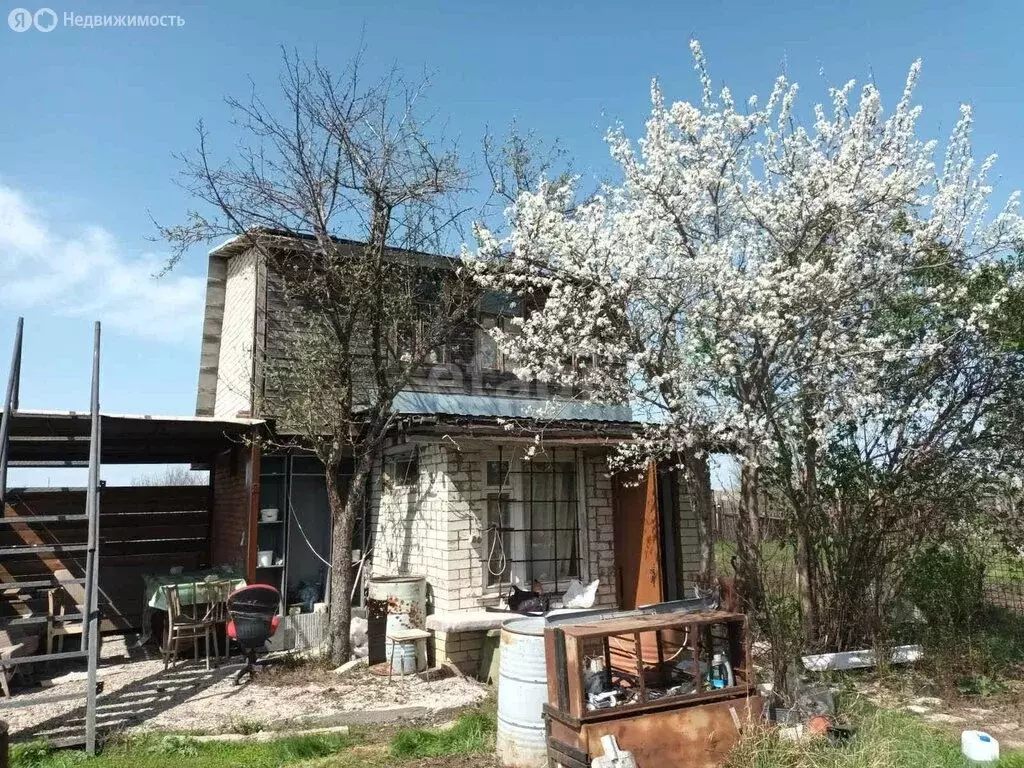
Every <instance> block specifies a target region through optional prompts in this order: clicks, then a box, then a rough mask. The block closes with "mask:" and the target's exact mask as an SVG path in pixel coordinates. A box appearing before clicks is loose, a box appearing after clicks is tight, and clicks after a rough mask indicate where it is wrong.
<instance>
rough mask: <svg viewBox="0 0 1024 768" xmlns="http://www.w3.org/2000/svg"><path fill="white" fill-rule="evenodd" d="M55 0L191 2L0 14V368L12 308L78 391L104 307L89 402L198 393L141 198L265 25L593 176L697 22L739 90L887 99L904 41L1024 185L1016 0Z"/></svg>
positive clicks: (668, 82) (943, 109)
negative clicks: (96, 24)
mask: <svg viewBox="0 0 1024 768" xmlns="http://www.w3.org/2000/svg"><path fill="white" fill-rule="evenodd" d="M49 2H50V6H49V7H51V8H53V10H55V11H56V12H57V15H58V16H60V17H63V15H64V13H65V12H72V13H75V14H82V15H86V14H101V15H111V14H146V15H149V14H176V15H178V16H180V17H182V18H183V19H184V21H185V24H184V26H182V27H166V28H159V27H158V28H149V29H143V28H110V29H82V28H69V27H64V26H61V25H59V26H58V27H57V28H56V29H54V30H53V31H52V32H49V33H42V32H39V31H37V30H30V31H27V32H23V33H17V32H14V31H12V30H10V29H9V28H8V27H7V26H6V25H5V26H2V27H0V84H2V87H0V92H2V93H3V102H4V113H5V114H4V119H3V120H0V354H2V357H0V372H3V375H4V377H6V373H5V371H6V366H7V362H6V361H7V354H8V353H7V349H8V344H9V341H8V339H9V337H10V336H11V335H12V334H13V329H14V322H15V319H16V317H17V316H18V315H19V314H23V315H25V316H26V326H27V327H26V342H27V346H26V357H25V363H24V383H23V398H22V402H23V405H24V406H26V407H42V408H84V407H85V406H86V405H87V402H88V379H89V370H88V363H89V355H90V349H89V344H90V338H91V321H92V320H93V319H99V320H102V321H103V322H104V328H105V338H104V355H103V363H104V370H103V407H104V408H105V409H106V410H116V411H132V412H146V413H191V412H192V411H193V409H194V404H195V386H196V378H197V365H198V357H199V341H200V329H201V314H202V301H203V287H204V278H205V274H204V273H205V267H206V258H205V251H204V250H203V249H196V251H195V252H194V253H193V254H191V255H190V257H189V258H188V259H186V260H185V262H184V263H183V264H182V265H181V266H180V267H179V268H178V269H176V270H175V271H174V272H173V273H172V274H171V275H170V276H168V277H166V278H164V279H162V280H161V281H154V280H152V279H151V278H150V275H151V274H152V273H153V271H154V270H155V269H156V268H157V267H158V265H159V264H160V263H161V260H162V258H163V256H164V255H165V249H164V248H163V246H162V245H161V244H160V243H154V242H152V241H151V238H152V237H153V235H154V227H153V224H152V222H151V218H155V219H156V220H157V221H159V222H161V223H164V222H169V223H173V222H175V221H179V220H180V219H181V218H182V216H183V214H184V212H185V210H186V209H187V207H188V206H189V199H188V196H187V195H186V193H185V192H183V191H182V190H181V189H180V188H179V187H177V186H176V185H175V183H174V176H175V173H176V171H177V168H178V163H177V162H176V161H175V159H174V158H173V156H172V155H173V153H175V152H180V151H184V150H187V149H189V148H190V147H191V146H192V145H193V139H194V134H193V129H194V125H195V122H196V121H197V120H198V119H199V118H203V119H205V120H206V121H207V124H208V126H209V127H210V129H211V130H212V132H213V137H214V142H215V146H216V147H217V148H222V149H225V150H228V149H230V146H231V143H232V141H233V139H234V134H233V133H232V129H231V127H230V125H228V124H227V112H226V109H225V107H224V105H223V97H224V96H225V95H226V94H236V95H245V94H246V93H247V92H248V89H249V81H250V80H252V81H254V82H255V84H256V86H257V88H259V89H260V91H261V92H262V93H263V94H265V95H266V96H267V97H268V98H269V99H270V100H271V101H273V95H274V92H275V83H276V76H277V70H278V64H279V61H280V54H279V50H278V47H279V46H280V45H282V44H283V45H285V46H288V47H295V48H297V49H298V50H299V52H300V53H302V54H304V55H311V54H313V53H316V54H317V55H318V56H319V57H320V59H321V60H322V61H323V62H324V63H326V64H329V65H332V66H337V67H339V68H340V67H342V66H343V65H344V64H345V63H346V62H347V61H348V60H349V58H350V56H351V55H352V54H353V53H354V51H355V49H356V46H357V44H358V41H359V39H360V37H362V38H363V40H364V42H365V46H366V64H367V66H368V68H370V69H371V70H380V69H383V68H384V67H387V66H389V65H391V64H393V63H394V64H397V65H398V66H399V67H401V68H403V69H405V70H406V71H407V72H410V73H416V72H419V71H421V70H424V69H426V70H428V71H430V72H431V73H432V83H433V87H432V89H431V91H430V94H429V97H430V104H431V107H432V108H433V110H435V111H436V113H437V115H438V117H439V118H440V119H442V120H444V121H445V122H446V124H447V126H448V132H449V133H450V134H452V135H454V136H456V137H458V138H460V140H461V143H462V145H463V147H464V150H465V151H466V152H467V153H474V152H477V151H478V147H479V140H480V137H481V135H482V134H483V133H484V130H485V127H486V126H488V125H489V126H491V127H492V128H495V129H499V130H500V129H501V128H503V127H504V126H506V125H507V124H508V123H509V121H510V120H511V119H512V118H516V119H517V120H518V122H519V124H520V125H521V126H522V127H524V128H530V129H534V130H536V131H537V132H538V133H539V134H540V135H541V136H544V137H546V138H549V139H553V138H558V139H559V140H560V141H561V142H562V143H563V144H564V145H565V146H566V148H567V149H569V150H570V152H571V154H572V156H573V157H574V166H575V169H576V170H577V172H579V173H581V174H582V175H583V176H584V178H585V179H587V180H596V179H597V178H599V177H602V176H606V175H607V174H609V173H611V172H612V171H613V169H612V168H611V166H610V164H609V162H608V160H607V153H606V151H605V147H604V144H603V142H602V134H603V131H604V129H605V128H606V127H608V126H609V125H611V124H613V123H614V122H616V121H621V122H623V123H624V124H625V125H626V126H627V129H628V130H629V132H630V133H631V134H632V135H637V134H639V133H640V132H641V131H642V128H643V121H644V119H645V115H646V110H647V103H648V93H649V87H648V86H649V82H650V78H651V77H652V76H658V77H659V78H660V79H661V80H662V83H663V86H664V88H665V91H666V95H667V97H668V98H670V99H689V100H694V99H696V98H698V96H699V90H698V83H697V80H696V78H695V76H694V74H693V71H692V65H691V60H690V57H689V52H688V49H687V41H688V40H689V39H690V38H691V37H697V38H698V39H700V40H701V42H702V43H703V45H704V48H705V53H706V55H707V57H708V60H709V63H710V67H711V74H712V77H713V78H714V80H715V81H716V83H719V84H722V83H728V84H729V86H730V88H731V89H732V90H733V93H734V94H736V95H737V96H739V95H742V96H744V97H745V96H747V95H749V94H750V93H751V92H756V93H759V94H762V95H765V94H767V92H768V90H769V89H770V86H771V83H772V80H773V79H774V77H775V75H776V74H777V73H778V72H779V71H780V70H781V69H783V68H784V69H785V71H786V72H787V73H788V74H789V76H790V77H791V79H795V80H797V81H798V82H799V83H800V84H801V102H802V103H803V104H804V105H805V106H807V105H810V104H811V103H813V101H815V100H819V99H821V98H822V97H823V96H824V93H825V90H824V89H825V87H826V86H827V85H829V84H841V83H843V82H845V81H846V80H847V79H849V78H851V77H853V78H856V79H857V80H858V81H861V82H863V81H864V80H866V79H868V78H872V77H873V78H874V79H875V81H876V82H877V83H878V84H879V85H880V87H881V88H882V93H883V96H884V97H886V102H887V103H888V104H892V103H893V102H894V101H895V99H896V98H898V94H899V89H900V87H901V85H902V82H903V79H904V77H905V74H906V70H907V68H908V67H909V65H910V63H911V62H912V61H913V60H914V59H915V58H918V57H921V58H922V59H923V60H924V72H923V77H922V80H921V84H920V87H919V90H918V100H919V102H920V103H923V104H924V106H925V113H924V119H923V123H922V125H923V127H924V129H925V130H926V131H927V132H928V133H929V134H930V135H938V136H945V135H946V134H947V133H948V131H949V129H950V128H951V126H952V124H953V121H954V120H955V119H956V115H957V105H958V104H959V103H960V102H963V101H966V102H969V103H971V104H973V106H974V107H975V112H976V118H977V130H976V134H975V140H976V151H977V152H978V153H989V152H998V153H999V155H1000V160H999V163H998V164H997V171H998V173H999V175H1000V176H1001V177H1002V181H1001V183H1000V185H999V187H998V188H997V191H998V192H999V193H1000V194H999V197H1000V198H1001V197H1002V195H1004V194H1006V193H1008V192H1009V191H1010V190H1011V189H1015V188H1017V187H1020V186H1024V181H1022V178H1024V149H1022V147H1021V142H1020V141H1019V139H1018V137H1019V136H1020V134H1021V128H1022V123H1024V98H1022V96H1024V86H1022V85H1021V84H1020V82H1021V80H1020V78H1021V71H1022V69H1024V68H1022V64H1024V53H1022V51H1021V44H1020V40H1019V31H1020V28H1021V22H1022V21H1024V11H1022V10H1020V6H1019V4H1018V3H1010V2H1004V3H984V2H978V3H971V4H968V3H951V2H934V1H933V2H891V1H890V2H879V1H878V0H864V1H863V2H858V3H847V2H824V1H819V2H793V1H790V2H786V3H757V2H733V3H727V4H726V3H723V4H716V3H711V2H705V3H685V2H684V3H680V2H678V1H677V2H651V3H635V4H629V5H627V4H624V3H621V2H604V1H603V0H591V2H588V3H571V2H550V0H549V2H545V3H541V2H532V1H530V0H520V2H516V3H508V2H501V3H497V2H486V1H484V0H481V1H479V2H476V3H473V4H468V3H455V2H448V3H442V2H428V1H427V0H419V1H418V2H394V1H392V2H386V1H385V0H376V2H334V3H331V2H292V3H289V4H287V5H286V4H271V3H268V2H264V1H262V0H250V2H246V3H238V2H226V1H224V0H222V1H221V2H217V3H210V4H199V3H188V2H185V3H183V2H174V1H173V0H167V1H161V2H136V3H130V2H127V0H101V1H98V2H92V1H91V0H90V2H81V1H79V2H74V3H61V2H59V0H49ZM15 5H16V4H15V3H14V2H9V3H8V6H9V7H8V8H5V9H4V13H3V14H0V18H3V17H5V16H6V14H7V12H8V11H9V10H11V9H13V8H14V7H15ZM17 5H24V6H26V7H29V9H30V10H35V9H36V8H37V7H38V6H37V5H36V4H33V5H31V6H28V5H27V4H26V3H25V2H24V1H23V2H19V3H17ZM347 234H358V233H347ZM125 472H127V470H125ZM114 476H115V477H118V478H123V477H126V476H127V475H126V474H125V473H124V472H122V473H121V474H120V475H116V474H115V475H114Z"/></svg>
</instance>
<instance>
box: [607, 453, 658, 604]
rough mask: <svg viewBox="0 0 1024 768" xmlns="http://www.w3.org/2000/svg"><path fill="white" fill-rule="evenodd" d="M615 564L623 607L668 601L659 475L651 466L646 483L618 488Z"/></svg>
mask: <svg viewBox="0 0 1024 768" xmlns="http://www.w3.org/2000/svg"><path fill="white" fill-rule="evenodd" d="M615 565H616V569H617V572H618V592H619V607H620V608H625V609H631V608H636V607H638V606H641V605H647V604H649V603H660V602H661V601H662V600H664V599H665V592H664V585H663V580H662V571H661V532H660V526H659V519H658V472H657V469H656V467H655V465H654V464H651V465H650V466H649V467H648V470H647V472H646V475H645V478H644V480H643V482H641V483H640V484H639V485H637V484H636V483H635V482H633V483H632V484H627V483H623V482H622V480H621V479H620V480H619V481H618V482H617V483H616V486H615Z"/></svg>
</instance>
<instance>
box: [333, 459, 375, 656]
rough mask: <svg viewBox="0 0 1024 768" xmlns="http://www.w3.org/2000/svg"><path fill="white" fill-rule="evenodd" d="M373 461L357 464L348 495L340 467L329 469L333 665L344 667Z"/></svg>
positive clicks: (348, 651)
mask: <svg viewBox="0 0 1024 768" xmlns="http://www.w3.org/2000/svg"><path fill="white" fill-rule="evenodd" d="M372 467H373V460H372V458H370V457H369V453H367V454H365V455H364V456H363V457H360V458H359V459H358V460H357V461H356V466H355V470H354V472H353V473H352V478H351V480H350V482H349V486H348V492H347V493H345V494H342V492H341V484H340V482H339V479H338V465H337V464H335V466H334V467H329V466H328V467H327V470H326V474H325V477H326V481H327V501H328V504H329V505H330V508H331V605H330V609H331V617H330V623H329V624H328V638H329V653H330V659H331V663H333V664H344V663H345V662H346V661H348V660H349V657H350V656H351V654H352V649H351V647H350V642H349V640H350V638H349V633H350V627H351V624H352V597H351V593H352V532H353V531H354V530H355V523H356V519H357V518H358V516H359V515H360V514H361V513H362V511H363V505H364V503H365V501H366V481H367V478H368V477H369V476H370V470H371V469H372Z"/></svg>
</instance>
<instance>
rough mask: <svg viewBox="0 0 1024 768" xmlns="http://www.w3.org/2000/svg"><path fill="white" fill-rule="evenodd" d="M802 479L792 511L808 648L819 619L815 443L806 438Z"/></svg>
mask: <svg viewBox="0 0 1024 768" xmlns="http://www.w3.org/2000/svg"><path fill="white" fill-rule="evenodd" d="M803 458H804V461H803V464H804V466H803V478H802V480H803V482H802V486H803V487H802V488H801V490H800V494H799V497H800V503H799V504H797V505H796V506H797V508H796V510H795V512H796V568H797V578H798V580H799V584H798V589H799V595H800V614H801V617H802V619H803V630H804V642H805V643H806V644H807V647H808V648H815V647H816V646H817V643H818V636H819V627H820V622H819V620H818V601H817V599H816V591H817V590H816V587H817V582H816V579H817V575H816V573H815V568H814V537H813V534H812V531H811V526H812V524H813V518H814V511H815V510H816V509H817V504H818V463H817V462H818V457H817V443H816V442H815V440H814V439H813V438H808V439H807V441H806V442H805V444H804V457H803Z"/></svg>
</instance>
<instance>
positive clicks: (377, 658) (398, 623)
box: [366, 576, 427, 674]
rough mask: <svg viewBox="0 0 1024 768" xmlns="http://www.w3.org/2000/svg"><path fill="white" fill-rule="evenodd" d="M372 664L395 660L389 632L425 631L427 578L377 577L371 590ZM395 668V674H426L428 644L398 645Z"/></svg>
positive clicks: (368, 602) (368, 629) (368, 632)
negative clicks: (405, 630) (424, 672)
mask: <svg viewBox="0 0 1024 768" xmlns="http://www.w3.org/2000/svg"><path fill="white" fill-rule="evenodd" d="M366 608H367V627H366V636H367V642H368V648H367V650H368V652H369V662H370V663H371V664H374V663H380V662H383V661H389V660H391V655H392V648H391V643H389V642H388V641H387V633H388V632H391V631H394V630H399V629H423V628H424V627H425V626H426V621H427V581H426V579H425V578H424V577H423V576H375V577H373V578H371V579H370V582H369V585H368V587H367V600H366ZM394 656H395V658H394V660H393V663H392V669H393V670H394V672H395V674H406V673H409V672H422V671H423V670H424V669H426V668H427V646H426V642H425V641H423V640H420V641H418V642H416V643H407V644H406V643H401V644H400V643H396V644H395V647H394Z"/></svg>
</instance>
